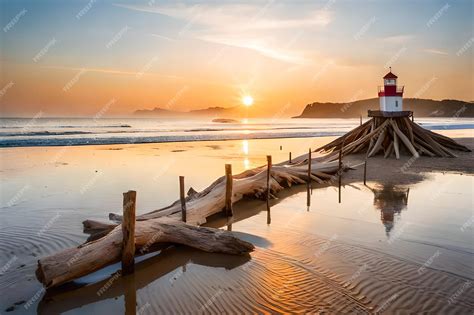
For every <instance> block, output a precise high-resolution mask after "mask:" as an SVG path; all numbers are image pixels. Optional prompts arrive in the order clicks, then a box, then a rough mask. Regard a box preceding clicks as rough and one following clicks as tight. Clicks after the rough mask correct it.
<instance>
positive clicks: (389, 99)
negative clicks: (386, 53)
mask: <svg viewBox="0 0 474 315" xmlns="http://www.w3.org/2000/svg"><path fill="white" fill-rule="evenodd" d="M397 78H398V77H397V76H396V75H395V74H393V73H392V68H390V71H389V73H387V74H386V75H385V76H384V77H383V88H381V87H379V103H380V110H381V111H382V112H402V111H403V86H397Z"/></svg>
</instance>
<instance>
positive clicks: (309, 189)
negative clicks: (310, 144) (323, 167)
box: [306, 148, 311, 208]
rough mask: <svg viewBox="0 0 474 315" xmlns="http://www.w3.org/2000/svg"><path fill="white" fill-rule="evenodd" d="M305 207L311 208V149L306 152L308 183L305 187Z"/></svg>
mask: <svg viewBox="0 0 474 315" xmlns="http://www.w3.org/2000/svg"><path fill="white" fill-rule="evenodd" d="M306 206H308V208H309V206H311V148H310V149H309V150H308V183H307V187H306Z"/></svg>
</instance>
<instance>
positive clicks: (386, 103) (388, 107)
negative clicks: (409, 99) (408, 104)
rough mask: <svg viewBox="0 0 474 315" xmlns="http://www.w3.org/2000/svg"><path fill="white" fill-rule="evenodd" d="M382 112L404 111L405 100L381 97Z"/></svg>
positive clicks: (397, 97) (398, 97)
mask: <svg viewBox="0 0 474 315" xmlns="http://www.w3.org/2000/svg"><path fill="white" fill-rule="evenodd" d="M379 103H380V110H381V111H383V112H401V111H403V98H402V97H401V96H380V97H379Z"/></svg>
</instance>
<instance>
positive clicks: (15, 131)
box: [0, 118, 474, 147]
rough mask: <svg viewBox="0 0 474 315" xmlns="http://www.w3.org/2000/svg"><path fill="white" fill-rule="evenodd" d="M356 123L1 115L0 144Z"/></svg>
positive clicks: (186, 137) (455, 124)
mask: <svg viewBox="0 0 474 315" xmlns="http://www.w3.org/2000/svg"><path fill="white" fill-rule="evenodd" d="M366 120H367V118H365V119H364V121H366ZM416 122H418V123H419V124H421V125H422V126H423V127H425V128H427V129H430V130H446V129H474V119H472V118H419V119H416ZM358 125H359V119H248V120H244V121H242V122H240V123H215V122H212V119H210V118H208V119H200V120H197V119H196V120H191V119H189V120H183V119H169V118H168V119H160V118H101V119H92V118H31V119H30V118H0V147H31V146H74V145H101V144H133V143H162V142H186V141H210V140H241V139H272V138H300V137H301V138H302V137H322V136H340V135H342V134H344V133H345V132H347V131H349V130H351V129H352V128H355V127H356V126H358Z"/></svg>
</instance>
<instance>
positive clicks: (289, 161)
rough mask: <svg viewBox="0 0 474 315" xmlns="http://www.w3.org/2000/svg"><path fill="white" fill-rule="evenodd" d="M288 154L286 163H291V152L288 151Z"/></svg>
mask: <svg viewBox="0 0 474 315" xmlns="http://www.w3.org/2000/svg"><path fill="white" fill-rule="evenodd" d="M288 155H289V158H288V163H290V164H291V152H290V153H288Z"/></svg>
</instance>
